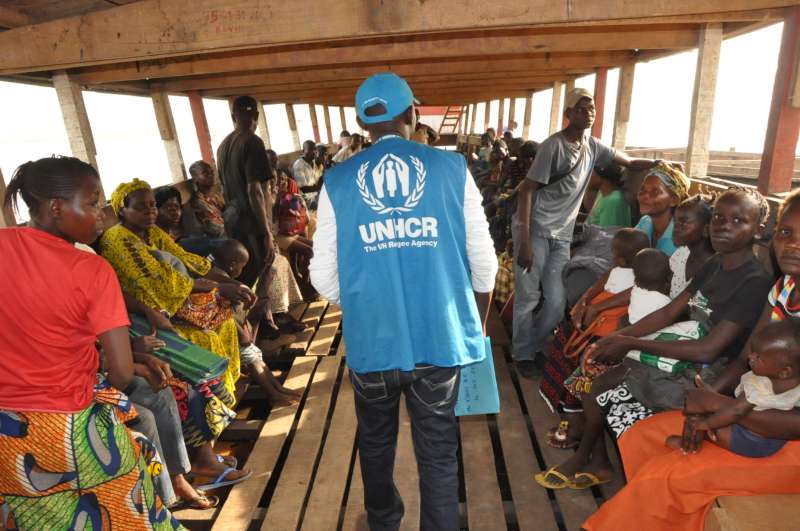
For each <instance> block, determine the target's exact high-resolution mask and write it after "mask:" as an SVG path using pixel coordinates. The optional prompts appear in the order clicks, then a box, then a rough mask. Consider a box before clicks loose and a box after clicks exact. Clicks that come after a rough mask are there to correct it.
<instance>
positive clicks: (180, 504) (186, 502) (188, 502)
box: [169, 493, 219, 512]
mask: <svg viewBox="0 0 800 531" xmlns="http://www.w3.org/2000/svg"><path fill="white" fill-rule="evenodd" d="M217 505H219V497H217V496H214V495H211V496H206V495H205V494H202V493H198V495H197V497H195V498H191V499H185V498H178V501H177V502H175V503H174V504H173V505H172V507H170V508H169V510H170V511H171V512H175V511H182V510H184V509H196V510H198V511H205V510H207V509H215V508H216V507H217Z"/></svg>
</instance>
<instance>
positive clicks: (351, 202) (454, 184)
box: [325, 136, 485, 373]
mask: <svg viewBox="0 0 800 531" xmlns="http://www.w3.org/2000/svg"><path fill="white" fill-rule="evenodd" d="M465 164H466V163H465V161H464V159H463V157H462V156H460V155H456V154H452V153H446V152H444V151H441V150H438V149H435V148H431V147H428V146H424V145H422V144H417V143H415V142H410V141H408V140H404V139H402V138H400V137H396V136H390V137H384V138H383V139H381V140H379V141H378V142H377V143H376V144H375V145H373V146H372V147H370V148H369V149H366V150H364V151H362V152H361V153H359V154H357V155H355V156H353V157H351V158H350V159H349V160H347V161H346V162H344V163H343V164H340V165H338V166H335V167H333V168H332V169H330V170H329V171H328V172H327V173H326V175H325V188H326V190H327V192H328V195H329V197H330V200H331V203H332V205H333V210H334V213H335V215H336V228H337V234H336V241H337V252H338V267H339V289H340V298H341V303H342V312H343V327H344V329H343V332H344V339H345V342H346V344H347V363H348V365H349V366H350V367H351V369H352V370H354V371H355V372H358V373H364V372H373V371H383V370H389V369H400V370H403V371H410V370H413V369H414V367H415V366H417V365H420V364H429V365H436V366H439V367H453V366H457V365H458V366H460V365H466V364H469V363H472V362H475V361H480V360H482V359H483V358H484V356H485V346H484V341H483V331H482V327H481V324H480V318H479V316H478V310H477V305H476V303H475V296H474V294H473V291H472V282H471V280H470V269H469V262H468V261H467V245H466V234H465V221H464V186H465V182H464V179H465V178H466V165H465Z"/></svg>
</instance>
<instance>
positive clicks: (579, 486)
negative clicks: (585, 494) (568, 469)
mask: <svg viewBox="0 0 800 531" xmlns="http://www.w3.org/2000/svg"><path fill="white" fill-rule="evenodd" d="M581 478H585V479H584V480H583V481H581ZM609 481H611V480H610V479H600V478H599V477H597V476H595V475H594V474H592V473H591V472H578V473H577V474H575V476H574V477H573V478H572V481H571V482H570V488H571V489H575V490H584V489H589V488H592V487H594V486H597V485H602V484H603V483H608V482H609Z"/></svg>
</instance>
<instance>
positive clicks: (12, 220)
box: [0, 169, 17, 227]
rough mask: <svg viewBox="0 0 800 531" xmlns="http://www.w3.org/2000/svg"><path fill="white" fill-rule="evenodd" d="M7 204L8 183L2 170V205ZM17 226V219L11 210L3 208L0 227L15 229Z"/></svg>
mask: <svg viewBox="0 0 800 531" xmlns="http://www.w3.org/2000/svg"><path fill="white" fill-rule="evenodd" d="M5 202H6V181H5V179H3V170H2V169H0V205H3V204H5ZM16 224H17V218H16V217H15V216H14V212H12V211H11V209H10V208H5V207H2V215H0V227H14V226H16Z"/></svg>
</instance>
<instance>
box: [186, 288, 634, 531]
mask: <svg viewBox="0 0 800 531" xmlns="http://www.w3.org/2000/svg"><path fill="white" fill-rule="evenodd" d="M293 313H294V315H295V316H296V317H299V318H302V320H304V321H305V322H307V323H308V324H309V325H311V326H312V327H313V330H309V331H308V332H306V333H304V334H303V335H301V336H299V337H298V338H297V342H296V343H294V344H293V345H292V346H295V347H299V348H303V349H305V350H306V353H307V355H305V356H301V357H297V358H295V359H294V360H293V361H291V362H287V363H286V365H287V367H288V368H287V369H286V370H284V371H282V377H285V384H286V385H287V386H288V387H291V388H294V389H302V390H304V395H303V399H302V400H301V402H300V403H299V404H297V405H294V406H286V407H280V408H275V409H273V410H272V411H269V410H268V407H267V406H266V402H265V400H264V395H263V393H262V392H261V390H260V389H257V388H254V387H251V388H249V389H247V390H246V391H244V392H243V393H242V399H241V401H240V403H239V406H238V410H237V413H238V416H237V420H236V421H235V422H234V423H233V424H232V425H231V426H230V427H229V428H228V429H227V430H226V431H225V432H224V433H223V435H222V437H221V439H220V442H219V443H218V445H217V448H218V449H219V450H220V451H221V452H223V453H233V454H235V455H237V457H239V461H240V462H244V463H245V464H246V466H247V467H249V468H250V469H251V470H252V471H253V477H252V478H251V479H250V480H249V481H247V482H245V483H242V484H240V485H237V486H235V487H233V488H232V489H231V488H229V489H220V490H219V491H218V492H217V494H220V495H221V498H222V503H221V504H220V507H219V508H217V509H216V510H214V511H181V512H179V513H176V516H177V517H178V518H179V519H180V520H181V521H182V522H183V524H184V525H185V526H186V527H188V528H189V529H191V530H207V529H213V530H215V531H221V530H225V531H228V530H231V531H233V530H258V529H265V530H266V529H269V530H280V531H284V530H289V529H303V530H346V531H350V530H360V529H367V525H366V515H365V513H364V510H363V492H364V488H363V485H362V482H361V477H360V468H359V464H358V459H357V451H356V444H355V443H356V435H357V434H356V418H355V411H354V404H353V390H352V388H351V386H350V383H349V379H348V378H347V375H346V371H347V369H346V366H345V362H344V359H345V355H346V350H345V345H344V342H343V341H341V336H340V330H339V328H340V326H339V325H340V322H341V311H340V310H339V309H338V308H337V307H336V306H334V305H330V306H329V305H328V304H327V303H325V302H315V303H311V304H310V305H305V304H304V305H301V306H298V307H295V308H294V309H293ZM489 329H490V335H491V336H492V339H493V344H494V360H495V366H496V369H497V378H498V386H499V389H500V396H501V413H500V414H499V415H482V416H473V417H462V418H461V419H460V421H459V429H460V438H461V447H460V451H459V460H460V465H461V467H460V469H461V472H460V500H461V504H460V513H461V527H462V529H469V530H470V531H474V530H481V529H486V530H498V529H509V530H517V529H519V530H527V529H537V530H542V531H555V530H561V531H564V530H567V531H573V530H577V529H579V528H580V525H581V523H582V522H583V521H584V520H585V519H586V517H588V516H589V515H590V514H591V513H592V512H594V511H595V510H596V509H597V507H598V505H599V504H601V503H603V501H604V500H605V499H607V498H608V497H610V496H611V495H613V493H615V492H616V491H617V490H618V489H619V488H620V487H621V485H622V480H621V478H617V480H616V481H614V482H612V483H609V484H606V485H603V486H602V487H600V488H593V489H591V490H586V491H572V490H563V491H546V490H544V489H542V488H540V487H539V486H538V485H536V483H535V482H534V481H533V474H535V473H537V472H539V471H541V470H544V469H546V468H547V467H549V466H553V465H556V464H558V463H559V462H561V461H563V460H564V459H565V458H566V457H567V455H568V454H566V452H565V451H563V450H556V449H553V448H550V447H549V446H547V445H546V444H545V443H544V440H545V436H546V431H547V429H548V428H550V427H551V426H554V425H555V424H556V423H557V418H556V416H555V415H554V414H552V413H551V412H550V410H549V409H548V408H547V406H546V405H545V403H544V402H543V401H542V399H541V398H540V397H539V396H538V392H537V389H538V382H536V381H532V380H526V379H523V378H518V377H517V374H516V372H515V371H514V366H513V364H512V363H510V355H509V347H510V344H509V339H508V335H507V334H506V331H505V330H504V328H503V326H502V324H501V323H500V321H499V318H498V317H497V315H496V314H494V313H493V315H492V316H491V318H490V327H489ZM615 457H616V456H615ZM417 480H418V475H417V469H416V462H415V459H414V451H413V446H412V442H411V430H410V422H409V420H408V417H407V415H406V412H405V407H404V404H403V401H401V417H400V433H399V440H398V448H397V458H396V463H395V481H396V483H397V487H398V489H399V490H400V493H401V494H402V496H403V500H404V502H405V507H406V514H405V517H404V519H403V524H402V526H401V529H417V528H418V521H419V492H418V487H417Z"/></svg>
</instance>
